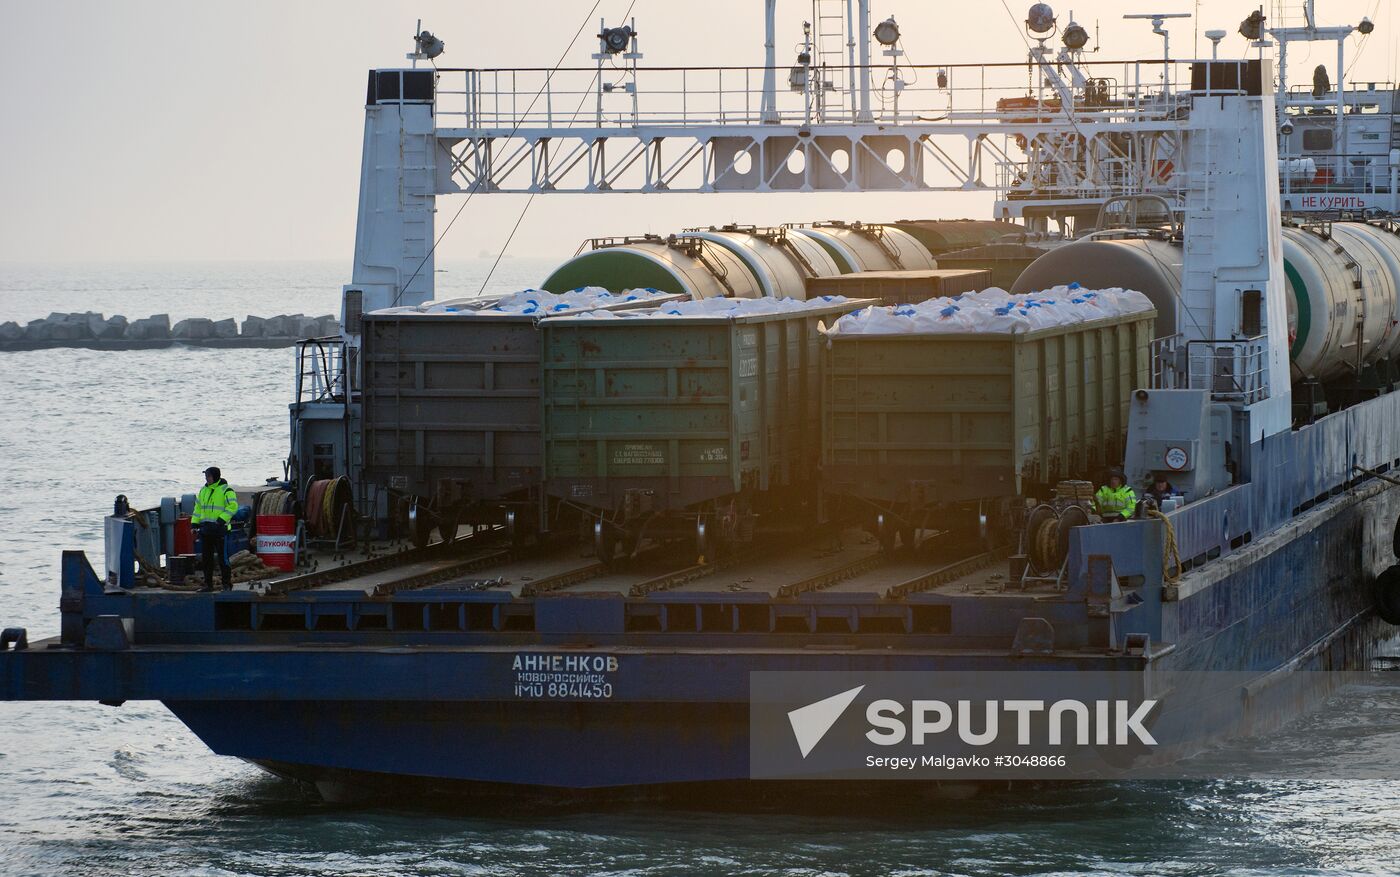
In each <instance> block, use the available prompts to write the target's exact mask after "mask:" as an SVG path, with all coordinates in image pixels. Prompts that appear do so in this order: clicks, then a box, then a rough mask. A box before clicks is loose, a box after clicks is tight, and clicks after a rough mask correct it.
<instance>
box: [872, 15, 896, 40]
mask: <svg viewBox="0 0 1400 877" xmlns="http://www.w3.org/2000/svg"><path fill="white" fill-rule="evenodd" d="M875 42H877V43H879V44H880V45H882V46H893V45H894V44H895V43H897V42H899V25H897V24H895V21H894V16H893V15H891V16H890V17H889V18H887V19H885V20H884V21H882V22H880V23H879V24H877V25H875Z"/></svg>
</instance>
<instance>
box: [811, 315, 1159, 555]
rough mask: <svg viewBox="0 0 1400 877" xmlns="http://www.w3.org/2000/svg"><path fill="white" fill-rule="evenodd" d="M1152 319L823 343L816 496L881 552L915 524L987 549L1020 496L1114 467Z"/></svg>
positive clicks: (1144, 367) (1147, 364)
mask: <svg viewBox="0 0 1400 877" xmlns="http://www.w3.org/2000/svg"><path fill="white" fill-rule="evenodd" d="M1155 317H1156V312H1155V311H1145V312H1139V313H1135V314H1129V315H1122V316H1109V317H1104V318H1100V319H1095V320H1091V321H1087V322H1082V323H1075V324H1070V325H1061V326H1053V327H1048V328H1040V329H1033V330H1031V331H1024V332H1014V333H1013V332H965V333H931V334H850V335H843V334H839V333H837V334H833V335H831V336H830V344H829V345H828V348H827V358H826V364H825V374H824V377H823V396H824V398H823V406H822V411H823V424H822V431H821V435H822V489H823V492H824V494H825V495H826V496H827V497H828V498H829V499H831V500H832V501H834V502H835V503H836V504H837V505H838V506H839V507H841V508H842V509H843V510H844V511H845V512H846V513H849V514H853V515H856V516H859V517H861V518H863V519H864V520H865V521H866V522H867V523H868V524H869V525H870V526H871V527H872V529H873V530H874V531H875V532H876V534H877V535H878V536H879V538H880V541H881V542H882V543H883V544H884V545H885V547H886V548H887V549H889V548H893V547H894V545H895V541H896V537H898V539H899V541H900V542H902V543H903V544H905V545H908V546H912V544H913V541H914V531H915V530H916V529H927V530H940V531H951V532H953V533H955V534H958V535H959V536H963V537H968V538H981V539H982V540H984V541H989V540H990V541H996V540H997V539H998V538H999V535H1000V534H1001V533H1004V532H1005V531H1006V529H1007V528H1009V527H1011V526H1013V525H1014V524H1015V521H1014V515H1015V513H1016V510H1017V509H1018V508H1020V507H1022V506H1023V505H1024V499H1025V498H1046V497H1048V495H1049V493H1050V491H1051V489H1052V488H1053V486H1054V485H1055V483H1056V482H1058V481H1062V480H1068V479H1090V480H1096V479H1099V478H1101V477H1102V476H1103V470H1104V469H1105V468H1106V467H1108V466H1110V465H1115V464H1117V463H1119V462H1120V461H1121V460H1122V459H1123V449H1124V443H1125V441H1126V437H1127V428H1128V401H1129V395H1130V394H1131V393H1132V391H1133V390H1136V389H1140V388H1144V387H1147V386H1148V385H1149V384H1148V382H1149V380H1150V377H1151V360H1150V353H1151V351H1150V348H1151V342H1152V335H1153V321H1154V319H1155Z"/></svg>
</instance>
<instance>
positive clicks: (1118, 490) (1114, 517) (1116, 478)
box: [1094, 469, 1137, 523]
mask: <svg viewBox="0 0 1400 877" xmlns="http://www.w3.org/2000/svg"><path fill="white" fill-rule="evenodd" d="M1094 507H1095V508H1096V509H1097V510H1098V513H1099V517H1101V518H1103V520H1104V522H1105V523H1111V522H1114V521H1123V520H1127V519H1128V518H1131V517H1132V516H1133V511H1134V510H1135V509H1136V508H1137V494H1136V493H1134V492H1133V489H1132V488H1131V487H1129V486H1128V485H1127V484H1126V483H1125V481H1124V478H1123V473H1122V472H1120V471H1119V470H1117V469H1114V470H1113V472H1111V473H1110V474H1109V476H1108V483H1107V484H1105V485H1104V486H1103V487H1100V488H1099V492H1098V493H1096V494H1094Z"/></svg>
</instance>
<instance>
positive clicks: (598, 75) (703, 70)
mask: <svg viewBox="0 0 1400 877" xmlns="http://www.w3.org/2000/svg"><path fill="white" fill-rule="evenodd" d="M1051 67H1053V68H1054V69H1056V70H1057V71H1058V75H1059V76H1060V77H1061V81H1062V83H1063V85H1064V87H1063V88H1059V87H1057V86H1056V85H1055V84H1054V83H1049V82H1047V81H1046V79H1045V77H1043V76H1041V75H1040V74H1039V73H1037V71H1036V70H1035V68H1033V67H1031V66H1029V65H1028V64H1026V63H1025V62H1017V63H1006V64H948V65H928V64H919V65H915V64H901V65H899V66H897V67H896V66H892V65H879V66H877V65H871V66H869V67H846V66H842V67H840V68H822V67H818V66H808V67H803V66H792V67H775V68H771V70H770V68H765V67H639V68H636V69H633V68H630V67H625V66H617V67H613V66H611V65H607V66H604V67H602V68H597V67H569V68H560V69H555V70H551V69H547V68H521V69H462V68H452V69H441V70H439V71H438V74H439V75H438V85H437V106H436V113H437V117H438V120H439V125H440V126H441V127H445V128H453V127H461V128H466V129H473V130H485V131H493V132H496V133H497V136H500V135H502V134H506V133H509V132H510V131H513V130H516V129H532V128H550V129H568V128H584V129H609V128H613V129H628V128H637V127H647V126H684V127H706V126H733V127H742V126H755V125H780V126H781V125H788V126H791V125H812V124H818V125H820V124H880V125H900V124H927V123H929V122H942V121H947V122H953V123H956V122H957V121H959V120H968V121H971V120H978V121H986V120H989V119H990V120H996V119H1004V120H1007V121H1016V120H1027V119H1034V118H1037V117H1045V116H1061V112H1062V110H1063V109H1064V108H1065V107H1066V106H1067V107H1068V108H1069V109H1070V111H1071V112H1070V113H1069V116H1070V117H1071V118H1075V119H1078V120H1083V121H1089V120H1103V119H1105V118H1126V117H1132V118H1143V117H1144V115H1146V116H1149V117H1151V116H1156V117H1160V118H1171V117H1172V116H1173V114H1174V113H1175V112H1176V111H1177V110H1178V108H1179V107H1180V106H1181V102H1183V101H1184V100H1185V99H1186V98H1185V96H1184V92H1186V91H1187V90H1188V89H1189V88H1190V66H1189V62H1177V61H1172V62H1166V61H1161V60H1156V61H1150V60H1146V61H1127V62H1116V61H1112V62H1109V61H1103V62H1087V63H1083V64H1080V65H1078V70H1079V72H1080V77H1081V78H1080V82H1079V84H1078V85H1076V84H1075V81H1074V78H1073V75H1072V74H1071V73H1070V72H1069V70H1068V68H1066V67H1064V66H1063V65H1058V64H1052V65H1051ZM770 73H771V75H772V78H773V79H774V80H775V81H776V83H777V88H776V90H775V92H774V95H773V97H774V100H773V102H772V103H771V104H770V103H768V102H767V101H765V98H764V83H765V79H766V78H767V77H768V75H769V74H770ZM863 73H866V74H868V76H869V79H870V91H869V105H868V106H862V105H861V90H860V89H859V88H853V87H851V85H850V84H851V83H856V82H859V81H860V79H861V78H862V74H863ZM1221 93H1225V92H1221ZM1231 93H1234V92H1231ZM1061 117H1062V116H1061Z"/></svg>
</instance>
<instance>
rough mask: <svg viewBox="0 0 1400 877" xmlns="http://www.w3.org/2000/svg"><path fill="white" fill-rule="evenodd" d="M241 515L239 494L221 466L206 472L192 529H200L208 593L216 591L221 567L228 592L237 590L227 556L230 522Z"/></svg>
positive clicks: (224, 586)
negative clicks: (235, 515) (226, 539)
mask: <svg viewBox="0 0 1400 877" xmlns="http://www.w3.org/2000/svg"><path fill="white" fill-rule="evenodd" d="M237 511H238V494H236V493H234V490H233V488H232V487H229V486H228V482H227V481H225V480H224V479H223V477H222V475H221V473H220V472H219V467H218V466H210V467H209V468H208V469H205V470H204V486H203V487H201V488H200V489H199V495H198V496H197V497H196V498H195V501H194V517H192V518H190V525H191V526H193V527H197V528H199V537H200V544H201V547H202V548H203V551H202V552H201V555H202V557H203V561H202V562H203V564H204V590H206V591H212V590H214V564H215V563H216V562H217V563H218V565H219V581H220V584H222V585H223V588H224V590H225V591H227V590H229V589H231V588H232V587H233V584H232V581H231V579H232V574H231V572H230V570H229V568H228V558H227V557H225V556H224V537H225V536H227V535H228V524H229V521H232V520H233V516H234V513H235V512H237Z"/></svg>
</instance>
